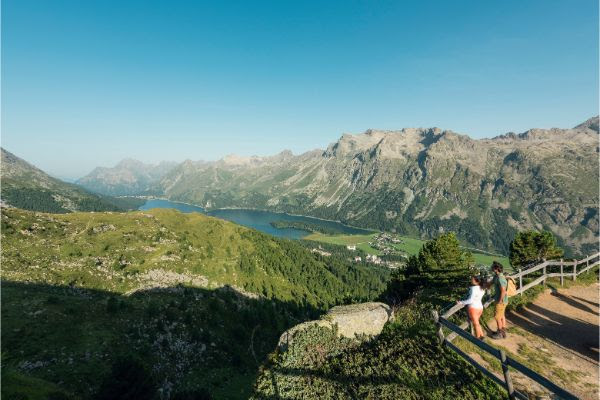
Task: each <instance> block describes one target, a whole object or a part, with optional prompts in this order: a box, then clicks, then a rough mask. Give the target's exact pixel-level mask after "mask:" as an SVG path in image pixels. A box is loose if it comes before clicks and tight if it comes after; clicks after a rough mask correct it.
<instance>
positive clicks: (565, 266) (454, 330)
mask: <svg viewBox="0 0 600 400" xmlns="http://www.w3.org/2000/svg"><path fill="white" fill-rule="evenodd" d="M597 265H600V253H596V254H592V255H591V256H589V257H586V258H584V259H582V260H574V261H564V260H562V259H561V260H554V261H545V260H544V261H543V262H542V263H540V264H537V265H534V266H532V267H530V268H527V269H525V270H519V271H518V272H517V273H515V274H513V275H509V276H510V277H511V278H513V279H514V280H515V282H517V281H518V285H519V286H518V289H517V295H522V294H523V293H524V292H525V291H526V290H528V289H530V288H532V287H534V286H536V285H539V284H541V283H543V284H544V285H545V284H546V280H547V279H548V278H552V277H559V278H560V284H561V286H562V285H563V284H564V279H565V278H571V279H572V280H573V281H575V280H576V279H577V275H580V274H583V273H585V272H587V271H589V270H590V269H592V268H594V267H595V266H597ZM551 267H560V272H548V270H549V269H550V268H551ZM577 267H580V268H579V270H578V268H577ZM538 271H542V274H541V275H539V276H538V275H537V274H536V276H535V279H534V280H533V281H531V282H529V283H527V284H526V285H523V277H525V276H527V275H530V274H532V273H535V272H538ZM490 304H492V300H488V301H487V302H486V303H485V304H484V305H483V306H484V307H488V306H489V305H490ZM463 307H465V306H464V305H462V304H456V305H453V306H451V307H449V308H447V309H445V311H444V313H443V314H442V315H441V316H440V315H439V313H438V312H437V311H433V319H434V321H435V323H436V325H437V335H438V338H439V340H440V343H441V344H442V345H443V346H446V347H448V348H450V349H451V350H453V351H454V352H455V353H457V354H458V355H460V356H461V357H462V358H464V359H465V360H466V361H468V362H469V363H470V364H471V365H473V366H474V367H475V368H477V369H478V370H479V371H481V372H482V373H483V374H484V375H486V376H487V377H489V378H490V379H492V380H493V381H494V382H496V383H497V384H499V385H501V386H503V387H504V388H505V389H506V391H507V393H508V397H509V398H510V399H527V396H526V395H525V394H523V393H521V392H519V391H517V390H515V389H514V387H513V385H512V380H511V377H510V369H509V367H511V368H514V369H515V370H517V371H519V372H520V373H522V374H523V375H525V376H527V377H529V378H530V379H532V380H533V381H535V382H537V383H538V384H540V385H542V386H543V387H545V388H546V389H548V390H550V391H551V392H552V393H554V394H556V395H557V396H559V397H560V398H561V399H567V400H571V399H577V396H575V395H573V394H572V393H569V392H568V391H567V390H565V389H563V388H561V387H560V386H558V385H556V384H555V383H553V382H552V381H550V380H549V379H547V378H544V377H543V376H542V375H540V374H538V373H537V372H535V371H533V370H532V369H530V368H528V367H526V366H525V365H523V364H521V363H520V362H518V361H517V360H515V359H513V358H511V357H508V356H507V355H506V354H505V353H504V351H502V350H499V349H496V348H495V347H493V346H491V345H489V344H488V343H486V342H484V341H482V340H479V339H477V338H476V337H474V336H473V335H471V334H470V333H469V332H468V331H466V330H465V329H466V328H467V327H468V326H469V323H468V322H463V323H462V324H461V325H460V326H459V325H456V324H454V323H452V322H450V321H449V320H448V318H450V317H451V316H452V315H454V314H455V313H457V312H458V311H459V310H460V309H462V308H463ZM444 328H446V329H449V330H450V331H451V332H450V334H449V335H448V336H445V335H444V330H443V329H444ZM456 336H460V337H462V338H464V339H466V340H468V341H469V342H471V343H473V344H474V345H476V346H477V347H479V348H480V349H482V350H483V351H485V352H486V353H488V354H490V355H492V356H494V357H495V358H497V359H498V360H499V361H500V364H501V365H502V372H503V378H504V379H500V378H498V377H497V376H496V375H495V374H494V373H493V372H491V371H489V370H488V369H487V368H485V367H484V366H483V365H481V364H479V363H478V362H477V361H475V360H474V359H473V358H472V357H471V356H469V355H468V354H467V353H465V352H464V351H462V350H461V349H459V348H458V347H457V346H456V345H454V344H453V343H452V341H453V340H454V339H455V338H456Z"/></svg>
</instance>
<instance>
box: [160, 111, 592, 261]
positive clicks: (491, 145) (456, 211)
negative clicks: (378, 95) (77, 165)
mask: <svg viewBox="0 0 600 400" xmlns="http://www.w3.org/2000/svg"><path fill="white" fill-rule="evenodd" d="M597 126H598V117H595V118H592V119H590V120H588V121H586V122H585V123H583V124H581V125H579V126H577V127H575V128H573V129H556V128H553V129H531V130H529V131H527V132H524V133H521V134H514V133H509V134H506V135H502V136H499V137H496V138H493V139H481V140H474V139H471V138H469V137H468V136H465V135H460V134H457V133H454V132H452V131H443V130H440V129H437V128H430V129H422V128H419V129H403V130H400V131H377V130H369V131H367V132H365V133H363V134H360V135H343V136H342V137H341V138H340V139H339V140H338V141H337V142H336V143H333V144H332V145H330V146H329V147H328V148H327V149H326V150H325V151H320V150H315V151H311V152H308V153H305V154H301V155H298V156H294V155H292V154H291V153H290V152H283V153H281V154H279V155H276V156H273V157H251V158H242V157H231V156H230V157H227V158H225V159H223V160H220V161H217V162H211V163H201V162H198V163H195V162H191V161H187V162H185V163H182V164H181V165H179V166H178V167H177V168H175V169H173V170H172V171H171V172H169V173H168V174H166V175H165V176H164V177H163V178H162V179H161V181H160V183H159V184H158V185H157V186H156V187H155V191H156V192H158V193H162V195H164V196H166V197H169V198H171V199H173V200H179V201H186V202H190V203H195V204H201V205H203V206H205V207H208V208H210V207H253V208H264V209H270V210H275V211H285V212H292V213H302V214H307V215H313V216H317V217H324V218H331V219H336V220H340V221H343V222H347V223H351V224H355V225H361V226H365V227H372V228H378V229H387V230H396V231H398V232H401V233H404V234H413V235H420V236H423V237H431V236H434V235H436V234H437V233H438V232H440V231H443V230H454V231H457V233H458V234H459V236H460V237H461V238H462V239H463V240H465V241H467V242H468V243H470V244H471V245H474V246H477V247H479V248H486V249H496V250H499V251H502V252H507V250H508V244H509V242H510V240H511V239H512V237H513V236H514V233H515V231H516V230H517V229H530V228H533V229H550V230H551V231H553V232H554V234H555V235H557V236H558V238H559V240H561V242H562V244H563V245H564V246H566V247H567V248H568V250H570V251H571V252H581V253H586V252H589V251H591V249H590V247H593V246H595V245H596V242H597V239H596V238H597V235H598V225H599V222H598V211H597V207H598V196H597V194H598V168H597V166H598V164H597V158H598V146H597V144H598V131H597Z"/></svg>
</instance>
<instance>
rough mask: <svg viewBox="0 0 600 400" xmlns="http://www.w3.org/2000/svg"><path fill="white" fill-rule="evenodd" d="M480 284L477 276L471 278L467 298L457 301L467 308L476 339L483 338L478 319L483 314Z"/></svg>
mask: <svg viewBox="0 0 600 400" xmlns="http://www.w3.org/2000/svg"><path fill="white" fill-rule="evenodd" d="M481 282H482V280H481V278H479V277H478V276H474V277H472V278H471V287H470V288H469V296H468V297H467V298H466V299H465V300H460V301H457V303H458V304H463V305H465V306H467V308H468V309H467V312H468V314H469V319H470V320H471V322H473V327H474V328H475V337H476V338H477V339H482V338H483V330H482V329H481V325H480V324H479V318H480V317H481V314H482V313H483V303H482V302H481V299H483V295H484V294H485V290H483V288H482V287H481Z"/></svg>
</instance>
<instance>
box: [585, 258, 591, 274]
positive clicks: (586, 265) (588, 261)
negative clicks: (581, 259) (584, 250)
mask: <svg viewBox="0 0 600 400" xmlns="http://www.w3.org/2000/svg"><path fill="white" fill-rule="evenodd" d="M589 266H590V259H589V258H588V259H587V260H585V269H586V271H587V268H588V267H589Z"/></svg>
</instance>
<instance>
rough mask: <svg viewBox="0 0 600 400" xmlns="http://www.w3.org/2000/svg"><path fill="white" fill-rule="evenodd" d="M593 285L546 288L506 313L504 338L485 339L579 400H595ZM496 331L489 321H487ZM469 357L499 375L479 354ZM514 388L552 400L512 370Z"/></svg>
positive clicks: (595, 292) (596, 308) (496, 367)
mask: <svg viewBox="0 0 600 400" xmlns="http://www.w3.org/2000/svg"><path fill="white" fill-rule="evenodd" d="M599 289H600V286H599V284H598V283H593V284H591V285H589V286H572V287H570V288H568V289H566V288H560V287H558V288H555V287H550V288H549V289H547V290H546V291H544V293H542V294H540V296H539V297H538V298H537V299H536V300H535V301H534V302H532V303H530V304H528V305H527V306H525V307H522V308H521V309H519V310H518V311H512V312H510V313H508V314H507V331H508V335H507V338H506V339H499V340H493V339H490V338H486V339H485V340H486V341H487V342H488V343H490V344H492V345H493V346H495V347H498V348H503V349H504V350H505V351H506V352H507V353H510V355H512V356H513V357H514V358H516V359H517V360H519V361H521V362H522V363H523V364H525V365H527V366H528V367H530V368H531V369H533V370H535V371H536V372H538V373H539V374H541V375H542V376H545V377H546V378H549V379H550V380H551V381H553V382H555V383H556V384H558V385H560V386H562V387H563V388H565V389H567V390H569V391H570V392H571V393H573V394H575V395H576V396H578V397H580V398H582V399H593V400H596V399H598V397H599V391H598V382H599V373H598V356H599V352H598V348H599V345H598V327H599V311H600V310H599V302H600V299H599V291H598V290H599ZM487 328H488V329H489V330H494V331H495V330H496V322H495V321H494V319H493V318H492V319H490V320H488V321H487ZM474 357H475V358H476V359H477V360H479V361H483V363H484V364H487V365H488V366H489V367H490V368H491V369H492V370H494V372H495V373H496V374H498V375H499V376H501V370H500V369H499V363H498V364H497V365H494V362H493V360H490V359H489V358H487V357H485V356H484V355H483V354H481V353H479V354H474ZM511 375H512V377H513V383H514V385H515V388H516V389H517V390H519V391H523V392H526V393H528V394H529V395H530V396H531V398H546V399H548V398H553V397H552V396H550V395H548V392H547V390H545V389H544V388H543V387H541V386H539V385H537V384H535V383H534V382H533V381H531V380H530V379H529V378H527V377H525V376H524V375H521V374H520V373H518V372H517V371H511Z"/></svg>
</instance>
